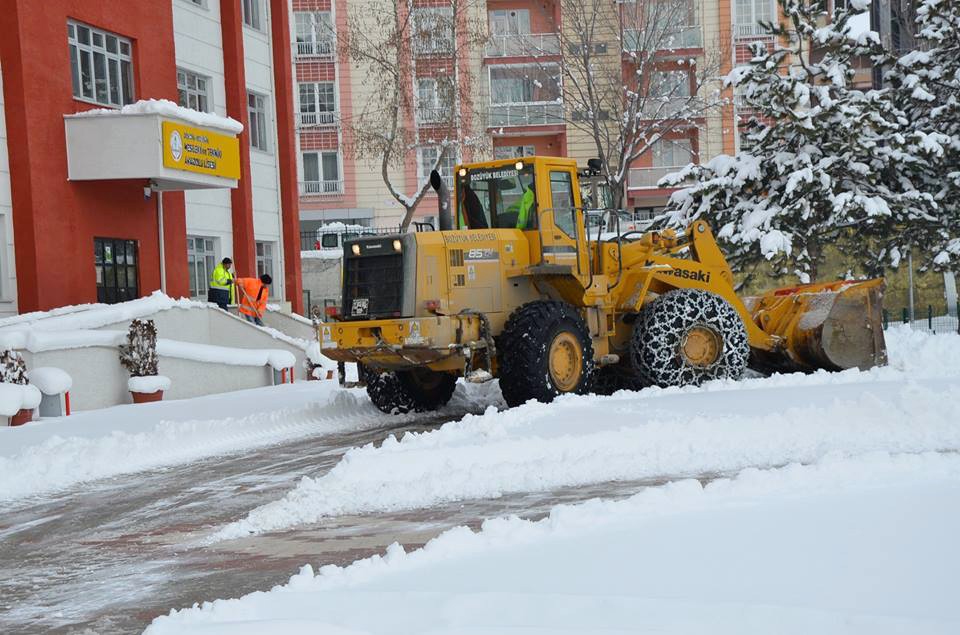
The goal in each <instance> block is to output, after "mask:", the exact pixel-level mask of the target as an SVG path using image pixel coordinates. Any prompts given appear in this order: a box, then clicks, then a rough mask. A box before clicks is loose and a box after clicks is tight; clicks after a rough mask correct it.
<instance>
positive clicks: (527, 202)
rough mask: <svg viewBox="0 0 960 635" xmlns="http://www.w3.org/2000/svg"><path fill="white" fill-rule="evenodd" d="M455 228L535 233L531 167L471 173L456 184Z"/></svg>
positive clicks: (534, 206) (535, 213)
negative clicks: (456, 221)
mask: <svg viewBox="0 0 960 635" xmlns="http://www.w3.org/2000/svg"><path fill="white" fill-rule="evenodd" d="M457 199H458V200H457V211H458V214H457V217H458V223H459V227H461V228H467V229H488V228H493V227H496V228H502V229H514V228H515V229H535V228H536V226H537V197H536V188H535V186H534V175H533V166H525V167H524V168H523V169H522V170H517V169H516V168H515V167H512V166H507V167H502V168H487V169H478V170H471V171H470V172H468V173H467V174H466V175H465V176H461V177H459V180H458V182H457Z"/></svg>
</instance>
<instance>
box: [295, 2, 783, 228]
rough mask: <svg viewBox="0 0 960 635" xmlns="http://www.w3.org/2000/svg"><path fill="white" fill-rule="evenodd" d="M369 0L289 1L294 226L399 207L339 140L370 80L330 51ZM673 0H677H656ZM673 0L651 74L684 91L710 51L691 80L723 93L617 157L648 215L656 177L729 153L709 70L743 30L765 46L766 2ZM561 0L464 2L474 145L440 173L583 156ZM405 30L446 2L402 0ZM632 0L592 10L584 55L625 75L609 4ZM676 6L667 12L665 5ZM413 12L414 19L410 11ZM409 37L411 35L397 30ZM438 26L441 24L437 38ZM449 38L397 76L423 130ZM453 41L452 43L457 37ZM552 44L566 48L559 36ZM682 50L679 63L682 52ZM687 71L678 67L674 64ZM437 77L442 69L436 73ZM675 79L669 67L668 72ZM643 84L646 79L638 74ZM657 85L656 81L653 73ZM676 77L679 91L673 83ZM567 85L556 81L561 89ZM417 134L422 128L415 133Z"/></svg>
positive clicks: (731, 146) (632, 6)
mask: <svg viewBox="0 0 960 635" xmlns="http://www.w3.org/2000/svg"><path fill="white" fill-rule="evenodd" d="M377 1H378V0H371V1H368V2H350V3H348V2H346V1H344V0H292V2H293V12H294V14H293V15H294V22H295V35H294V40H295V44H294V57H295V66H296V73H295V75H296V80H297V91H296V92H297V94H298V101H297V133H298V134H297V137H298V140H299V146H300V148H299V154H298V158H299V175H300V210H301V211H300V219H301V225H302V227H304V228H309V229H313V228H315V227H317V226H318V225H319V224H320V223H322V222H332V221H342V222H351V223H358V224H363V225H370V226H390V225H394V224H396V223H397V222H398V221H399V219H400V217H401V212H402V208H400V206H399V205H397V204H396V202H395V201H393V200H392V198H391V197H390V196H389V194H388V193H387V190H386V188H385V187H384V185H383V183H382V179H381V174H380V170H379V165H376V164H373V163H371V162H369V161H362V160H357V159H354V158H352V157H351V156H350V152H348V151H347V147H346V145H345V142H344V138H343V130H344V127H345V126H343V125H341V123H342V122H345V121H349V120H350V116H351V112H352V111H355V110H357V109H358V108H359V107H360V105H361V104H362V103H363V102H362V100H365V99H375V98H376V90H375V84H376V78H371V77H368V76H367V75H366V74H365V72H364V69H363V68H359V67H357V66H356V65H354V64H351V62H350V60H345V59H342V57H343V55H342V51H341V50H340V47H338V37H339V35H340V34H344V33H346V32H347V20H348V19H349V18H348V15H349V14H348V12H350V11H370V10H373V7H375V6H376V2H377ZM661 1H663V2H671V3H674V4H675V3H676V2H677V0H661ZM680 1H681V2H682V3H683V5H684V8H683V10H682V11H681V12H679V13H676V14H674V15H675V17H674V18H671V19H672V20H673V23H671V29H672V30H673V33H674V36H673V37H672V38H671V40H670V46H669V49H665V50H661V51H657V52H656V55H657V58H658V60H659V62H658V67H657V68H658V73H659V72H660V71H662V72H663V75H664V77H667V76H669V81H671V82H674V83H677V82H679V83H678V84H676V85H675V86H674V87H673V88H672V90H673V91H674V93H673V94H677V95H679V96H680V97H681V98H682V97H683V96H684V95H689V92H685V91H688V90H690V89H688V88H687V86H690V87H691V89H695V88H692V87H694V86H695V84H694V82H693V81H692V80H693V78H692V72H694V71H692V70H691V69H692V68H693V69H695V68H696V67H697V66H698V65H699V66H700V67H701V68H702V67H704V66H706V64H707V63H708V60H713V63H715V65H716V68H715V70H714V74H715V77H713V78H712V81H711V82H710V83H709V84H708V85H707V86H706V87H705V88H704V89H701V90H704V91H709V92H712V93H713V94H715V95H722V97H723V98H724V99H725V101H726V103H724V104H723V105H722V106H721V105H719V104H718V105H717V107H716V108H714V109H711V110H709V111H707V110H705V111H704V112H703V113H702V114H700V115H698V116H696V117H692V118H691V119H690V121H689V122H688V123H687V124H686V125H684V126H673V127H672V128H671V130H670V132H669V133H668V134H666V135H664V138H663V139H662V140H660V141H659V142H657V143H655V144H653V146H652V147H651V148H650V150H649V151H648V152H646V153H644V154H643V155H642V156H640V157H639V158H638V159H637V160H636V161H635V162H633V164H632V165H631V167H630V170H629V180H628V183H627V188H626V204H627V206H628V207H630V208H632V209H634V210H635V211H637V212H639V213H641V214H646V215H652V214H654V213H656V212H657V211H658V210H659V209H660V208H662V206H663V205H664V203H665V202H666V200H667V199H668V197H669V195H670V193H671V190H669V189H664V188H659V187H657V182H658V181H659V180H660V178H662V177H663V176H664V175H666V174H668V173H670V172H673V171H675V170H676V169H677V168H678V167H680V166H683V165H686V164H687V163H688V162H690V161H705V160H708V159H709V158H711V157H713V156H715V155H717V154H719V153H733V152H735V151H736V150H737V149H738V148H739V147H740V145H741V140H740V138H739V127H740V124H741V123H742V122H744V121H746V119H747V118H749V116H750V114H751V113H750V112H748V111H746V110H744V109H743V107H742V104H739V103H737V100H736V98H735V96H734V95H733V94H732V93H730V92H729V91H726V92H724V91H722V90H721V82H720V78H721V77H722V76H724V75H726V73H728V72H729V71H730V70H731V69H732V68H733V66H734V65H736V64H742V63H746V61H747V60H749V58H750V53H749V47H750V45H751V44H753V43H755V42H758V41H759V42H762V43H764V44H766V45H768V46H773V39H772V38H771V37H770V36H767V35H764V33H763V31H762V29H761V28H760V26H759V24H758V23H759V21H761V20H770V19H771V18H772V17H774V16H775V15H776V11H777V4H776V2H775V0H680ZM564 4H565V3H564V2H563V1H562V0H487V1H486V2H480V3H477V6H476V7H475V11H476V12H477V16H476V18H477V20H478V21H479V22H480V23H481V24H482V28H483V30H484V31H485V39H484V41H483V42H482V43H479V44H475V45H472V48H471V51H470V54H469V56H468V57H469V73H468V74H469V77H470V81H469V82H468V83H467V84H465V85H466V86H467V88H466V90H469V91H470V99H469V100H467V101H468V102H469V103H470V108H469V111H470V112H469V113H467V116H468V117H469V118H470V119H471V121H472V122H473V125H474V128H475V129H477V130H478V131H479V135H480V136H482V137H483V138H484V139H485V143H483V144H480V145H478V146H475V147H472V148H470V149H468V150H467V151H465V152H464V153H462V154H465V155H467V156H452V153H451V156H447V157H446V160H445V161H444V164H443V165H441V172H445V173H446V174H447V175H450V174H451V173H452V167H453V165H454V164H455V163H456V162H458V161H460V160H471V159H478V158H489V157H495V158H501V157H507V156H525V155H532V154H540V155H559V156H572V157H574V158H576V159H578V161H580V162H582V163H584V164H585V162H586V160H587V159H589V158H591V157H593V156H595V155H596V150H595V148H596V146H595V143H594V142H593V140H592V138H591V137H590V136H589V135H587V134H585V132H584V131H583V128H584V127H583V126H578V125H575V124H576V122H577V121H578V118H581V117H582V116H583V115H582V113H578V112H577V110H576V108H575V106H574V105H573V104H571V103H565V98H564V95H565V93H568V91H567V90H565V87H564V86H563V81H564V80H563V78H562V75H563V74H562V73H561V72H560V64H561V62H562V59H563V55H565V54H569V53H570V52H571V50H570V46H571V45H570V41H571V37H570V30H571V29H572V28H573V27H572V26H571V23H570V21H569V19H568V17H567V16H565V15H564V13H563V6H564ZM411 6H412V11H413V13H414V15H413V16H412V19H411V20H410V24H411V29H412V30H416V29H417V25H418V24H420V23H423V21H425V20H429V19H430V16H431V15H437V14H438V13H439V14H442V13H443V12H450V11H451V8H450V6H451V5H450V2H449V1H448V0H413V2H412V5H411ZM637 6H638V2H637V1H635V0H616V1H611V2H610V3H609V6H606V5H605V9H604V10H605V11H607V12H608V14H606V15H604V17H603V19H604V20H606V21H607V22H608V23H609V28H608V29H607V31H606V32H607V33H608V35H607V36H605V39H604V40H602V41H597V42H595V48H596V50H595V51H594V54H595V55H596V59H597V63H599V64H606V65H612V67H614V68H616V69H618V70H619V69H621V68H622V72H623V74H624V77H625V80H624V81H625V83H627V82H629V81H630V80H629V77H630V75H631V73H632V70H631V64H633V63H634V61H633V60H634V58H633V57H632V55H635V54H636V53H637V51H636V50H635V49H636V46H637V44H636V43H637V42H638V39H637V37H636V35H637V34H636V32H632V29H630V28H626V26H625V25H629V21H628V20H625V19H623V14H622V12H624V11H636V7H637ZM676 16H679V17H676ZM418 21H419V22H418ZM411 37H412V36H411ZM449 37H450V38H452V37H453V35H451V36H449ZM448 45H452V42H433V44H432V45H429V46H422V45H417V46H414V47H413V48H412V53H411V55H412V56H413V57H414V58H415V60H414V64H413V66H414V68H415V69H416V70H415V74H416V76H415V77H413V78H412V79H411V82H410V90H411V94H412V98H413V99H415V101H416V103H417V125H418V126H421V127H422V128H423V129H429V127H430V125H431V121H432V118H431V117H432V113H433V112H435V110H436V107H437V106H438V104H439V102H440V98H439V95H440V94H441V93H442V91H443V78H442V77H438V76H437V73H436V72H434V71H433V70H431V69H437V68H441V67H442V66H443V62H444V60H445V59H446V58H447V57H449V53H448V52H447V51H448V50H449V49H448V48H447V46H448ZM458 45H462V42H458ZM561 47H566V49H564V48H561ZM691 60H693V63H692V64H691ZM688 72H689V73H691V75H690V76H689V77H686V78H685V76H684V73H688ZM441 75H442V74H441ZM678 78H679V79H678ZM652 85H653V84H651V86H652ZM658 85H659V84H658ZM677 86H679V88H680V90H679V92H677ZM568 88H569V87H568ZM425 137H429V135H425ZM436 151H437V150H436V149H435V148H431V147H429V146H425V147H419V148H417V149H416V151H411V153H410V157H409V161H408V162H407V167H406V169H404V170H402V171H400V172H399V173H398V174H395V175H393V178H394V182H395V183H397V184H398V185H399V186H401V189H402V190H403V191H404V192H405V193H408V194H409V193H411V192H412V191H413V190H414V189H415V185H416V183H417V182H418V181H419V180H422V179H423V178H424V177H425V176H426V174H425V172H427V171H428V170H429V167H430V166H431V165H432V164H433V162H434V160H435V159H436V156H437V155H436ZM435 210H436V202H435V199H433V198H432V195H428V196H427V198H426V199H424V201H423V202H422V203H421V205H420V207H419V208H418V210H417V213H416V219H417V220H431V219H432V218H433V217H434V215H435Z"/></svg>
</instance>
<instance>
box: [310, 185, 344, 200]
mask: <svg viewBox="0 0 960 635" xmlns="http://www.w3.org/2000/svg"><path fill="white" fill-rule="evenodd" d="M341 194H343V181H301V182H300V196H315V197H320V198H333V197H336V196H340V195H341Z"/></svg>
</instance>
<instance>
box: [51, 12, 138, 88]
mask: <svg viewBox="0 0 960 635" xmlns="http://www.w3.org/2000/svg"><path fill="white" fill-rule="evenodd" d="M67 43H68V45H69V48H70V71H71V79H72V83H73V96H74V97H76V98H77V99H83V100H85V101H92V102H95V103H98V104H102V105H104V106H124V105H126V104H132V103H133V62H132V56H131V54H132V47H131V44H130V40H128V39H126V38H123V37H120V36H119V35H114V34H113V33H108V32H107V31H101V30H99V29H94V28H93V27H89V26H87V25H85V24H80V23H78V22H67Z"/></svg>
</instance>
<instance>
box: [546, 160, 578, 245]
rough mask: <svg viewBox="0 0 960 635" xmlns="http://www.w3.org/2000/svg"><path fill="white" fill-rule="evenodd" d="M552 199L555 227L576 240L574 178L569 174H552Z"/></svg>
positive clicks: (554, 172)
mask: <svg viewBox="0 0 960 635" xmlns="http://www.w3.org/2000/svg"><path fill="white" fill-rule="evenodd" d="M550 198H551V200H550V202H551V207H552V208H553V223H554V225H556V226H557V227H558V228H560V229H561V230H563V233H565V234H566V235H567V236H569V237H570V238H574V239H575V238H576V237H577V231H576V218H577V216H576V209H574V200H573V178H572V177H571V176H570V173H569V172H560V171H551V172H550Z"/></svg>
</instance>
